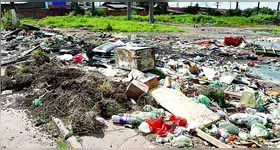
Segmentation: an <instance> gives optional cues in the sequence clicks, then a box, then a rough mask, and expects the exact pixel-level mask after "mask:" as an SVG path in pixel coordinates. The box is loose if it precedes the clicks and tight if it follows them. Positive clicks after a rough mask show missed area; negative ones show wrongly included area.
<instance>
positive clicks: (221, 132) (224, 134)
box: [218, 128, 229, 139]
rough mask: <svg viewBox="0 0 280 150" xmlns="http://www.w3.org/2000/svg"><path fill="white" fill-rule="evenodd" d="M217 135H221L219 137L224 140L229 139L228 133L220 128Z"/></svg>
mask: <svg viewBox="0 0 280 150" xmlns="http://www.w3.org/2000/svg"><path fill="white" fill-rule="evenodd" d="M218 133H219V134H220V135H221V137H223V138H225V139H226V138H228V137H229V134H228V132H227V131H226V130H224V129H222V128H219V129H218Z"/></svg>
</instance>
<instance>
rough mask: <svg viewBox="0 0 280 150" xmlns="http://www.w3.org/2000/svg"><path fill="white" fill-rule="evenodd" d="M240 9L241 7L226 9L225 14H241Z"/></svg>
mask: <svg viewBox="0 0 280 150" xmlns="http://www.w3.org/2000/svg"><path fill="white" fill-rule="evenodd" d="M241 14H242V10H241V9H228V10H227V11H226V14H225V15H226V16H241Z"/></svg>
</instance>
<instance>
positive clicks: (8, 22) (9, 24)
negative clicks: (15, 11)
mask: <svg viewBox="0 0 280 150" xmlns="http://www.w3.org/2000/svg"><path fill="white" fill-rule="evenodd" d="M1 22H2V24H1V27H4V28H5V29H8V30H14V29H15V28H17V27H19V25H20V22H19V20H18V22H17V24H14V23H13V19H12V11H11V10H9V11H7V12H5V13H4V14H1Z"/></svg>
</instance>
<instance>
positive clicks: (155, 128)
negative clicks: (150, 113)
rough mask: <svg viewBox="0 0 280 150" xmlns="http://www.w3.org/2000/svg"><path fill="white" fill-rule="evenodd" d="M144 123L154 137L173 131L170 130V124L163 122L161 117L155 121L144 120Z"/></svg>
mask: <svg viewBox="0 0 280 150" xmlns="http://www.w3.org/2000/svg"><path fill="white" fill-rule="evenodd" d="M146 122H147V123H148V124H149V126H150V130H151V132H152V133H155V134H156V135H166V134H167V132H172V131H173V129H171V128H170V126H171V124H169V123H167V122H164V121H163V120H162V117H159V118H158V119H157V120H150V119H146Z"/></svg>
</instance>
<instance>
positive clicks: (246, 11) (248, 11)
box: [242, 8, 252, 17]
mask: <svg viewBox="0 0 280 150" xmlns="http://www.w3.org/2000/svg"><path fill="white" fill-rule="evenodd" d="M242 16H244V17H250V16H252V9H251V8H247V9H244V10H243V12H242Z"/></svg>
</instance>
